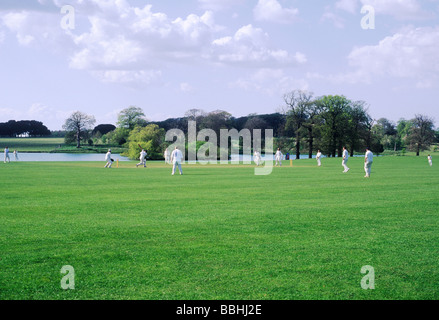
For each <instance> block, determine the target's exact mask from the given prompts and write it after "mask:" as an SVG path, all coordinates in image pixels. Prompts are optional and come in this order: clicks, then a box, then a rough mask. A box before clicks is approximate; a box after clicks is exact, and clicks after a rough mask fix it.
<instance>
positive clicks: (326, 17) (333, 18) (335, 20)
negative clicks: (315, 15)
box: [321, 11, 345, 29]
mask: <svg viewBox="0 0 439 320" xmlns="http://www.w3.org/2000/svg"><path fill="white" fill-rule="evenodd" d="M321 21H322V22H326V21H329V22H331V23H332V24H333V25H334V26H335V27H336V28H338V29H343V28H344V26H345V25H344V20H343V19H342V18H341V17H339V16H338V15H336V14H335V13H333V12H329V11H328V12H325V13H324V14H323V16H322V19H321Z"/></svg>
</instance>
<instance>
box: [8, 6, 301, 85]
mask: <svg viewBox="0 0 439 320" xmlns="http://www.w3.org/2000/svg"><path fill="white" fill-rule="evenodd" d="M54 3H55V5H57V6H62V3H61V1H60V0H54ZM202 3H204V4H205V5H207V4H210V5H215V4H219V3H220V2H215V1H202ZM221 3H223V5H224V6H226V5H228V4H229V5H231V2H227V1H226V2H223V1H221ZM261 3H262V4H264V3H265V5H267V3H268V4H270V3H271V4H273V3H272V2H270V1H269V2H263V1H261ZM275 3H277V2H276V1H275ZM277 4H278V3H277ZM71 5H73V7H74V8H75V11H76V12H77V13H78V14H79V13H80V14H81V15H80V17H81V18H80V17H79V16H78V17H77V19H76V20H77V24H78V25H80V27H78V28H76V29H75V30H71V31H66V30H63V29H62V28H61V26H60V21H61V17H62V15H61V14H60V12H57V13H56V14H53V13H48V12H26V11H21V12H9V13H6V14H3V15H1V14H0V21H2V22H3V24H4V26H5V27H6V28H7V30H9V32H12V33H13V34H15V35H16V38H17V41H18V42H19V43H20V44H22V45H24V46H41V47H44V48H48V49H49V50H50V51H55V52H59V53H62V54H63V55H65V56H67V57H69V66H70V67H71V68H73V69H78V70H85V71H88V72H90V73H91V74H92V75H93V76H95V77H97V78H98V79H99V80H101V81H103V82H110V83H122V84H128V85H133V86H135V84H136V83H137V84H138V85H139V86H141V87H144V86H145V85H149V84H154V83H163V82H162V76H163V74H164V72H166V70H167V69H168V68H170V67H171V66H172V64H174V63H177V64H188V63H194V64H199V63H203V62H204V63H207V64H210V63H218V62H219V63H223V64H230V63H239V64H243V65H244V66H247V67H248V66H250V67H256V68H260V67H276V65H277V66H278V65H283V66H285V65H291V64H302V63H305V62H306V56H305V55H303V54H302V53H296V54H291V53H289V52H288V51H286V50H282V49H275V48H272V47H271V45H270V39H269V36H268V34H267V33H266V32H264V31H263V30H262V29H260V28H255V27H253V26H252V25H247V26H243V27H241V28H239V29H238V30H237V31H236V32H235V33H234V34H233V35H228V34H225V32H226V29H225V28H224V27H223V26H220V25H218V24H217V23H216V22H215V17H214V13H213V12H212V11H206V12H204V13H203V14H201V15H197V14H189V15H188V16H186V17H185V18H182V17H177V18H174V19H172V18H170V17H168V16H167V15H166V14H165V13H162V12H154V11H153V8H152V5H146V6H144V7H143V8H139V7H135V6H131V5H130V4H129V3H128V2H127V1H125V0H117V1H103V0H93V1H83V0H76V1H71ZM279 6H280V5H279ZM279 6H276V5H275V6H272V9H273V8H274V9H273V10H272V11H270V17H271V18H276V19H277V21H287V20H288V21H290V18H291V17H292V16H294V15H295V14H296V13H297V10H296V9H294V10H293V9H283V8H281V7H280V10H279ZM85 17H87V20H88V21H87V22H86V23H84V21H85V19H84V18H85ZM267 17H268V16H267ZM80 19H82V23H80ZM220 35H222V37H221V36H220ZM272 64H274V66H273V65H272Z"/></svg>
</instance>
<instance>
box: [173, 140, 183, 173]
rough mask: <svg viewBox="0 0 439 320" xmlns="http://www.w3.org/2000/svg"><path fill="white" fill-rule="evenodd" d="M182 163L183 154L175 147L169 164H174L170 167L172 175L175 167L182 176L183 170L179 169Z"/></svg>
mask: <svg viewBox="0 0 439 320" xmlns="http://www.w3.org/2000/svg"><path fill="white" fill-rule="evenodd" d="M182 161H183V153H182V152H181V151H180V150H179V149H178V147H175V150H174V151H172V154H171V162H172V163H173V164H174V165H173V166H172V175H174V173H175V169H176V168H177V166H178V170H179V171H180V175H182V174H183V170H182V169H181V162H182Z"/></svg>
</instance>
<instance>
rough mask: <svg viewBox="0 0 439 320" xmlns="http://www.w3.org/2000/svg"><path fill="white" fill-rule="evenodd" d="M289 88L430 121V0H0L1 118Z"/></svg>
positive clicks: (435, 27) (437, 39)
mask: <svg viewBox="0 0 439 320" xmlns="http://www.w3.org/2000/svg"><path fill="white" fill-rule="evenodd" d="M66 5H70V7H65V6H66ZM364 6H367V7H364ZM63 8H64V10H63ZM363 8H364V9H366V8H368V10H366V11H363V13H362V9H363ZM371 8H373V9H374V11H375V19H374V23H375V26H374V27H375V28H374V29H366V28H364V27H365V26H373V25H372V21H373V20H371V19H368V18H369V17H371V14H372V12H373V11H371ZM73 18H74V19H73ZM362 22H363V24H362ZM294 89H304V90H309V91H312V92H314V94H315V96H321V95H326V94H340V95H345V96H346V97H348V98H349V99H352V100H364V101H366V102H367V103H368V104H369V112H370V114H371V115H372V116H373V117H374V118H376V119H378V118H380V117H386V118H389V119H391V120H393V121H397V120H398V119H400V118H406V119H409V118H412V117H413V116H414V115H415V114H417V113H422V114H426V115H429V116H431V117H433V118H434V119H435V120H436V125H439V0H333V1H330V0H312V1H310V0H308V1H306V0H149V1H148V0H147V1H140V0H115V1H108V0H90V1H86V0H20V1H15V0H1V1H0V122H4V121H8V120H10V119H15V120H39V121H43V123H44V124H46V125H47V126H48V127H49V129H51V130H57V129H61V127H62V125H63V123H64V120H65V119H66V118H67V117H68V116H69V115H70V114H71V113H72V112H73V111H76V110H80V111H83V112H85V113H88V114H91V115H94V116H95V117H96V120H97V123H96V124H100V123H113V124H114V123H115V122H116V119H117V114H118V113H119V112H120V111H121V110H122V109H124V108H126V107H128V106H131V105H134V106H137V107H141V108H143V110H144V111H145V113H146V115H147V117H148V119H150V120H164V119H167V118H170V117H180V116H183V115H184V113H185V112H186V111H187V110H189V109H191V108H198V109H203V110H205V111H213V110H217V109H221V110H226V111H228V112H230V113H231V114H232V115H234V116H236V117H239V116H244V115H248V114H250V113H258V114H265V113H272V112H276V111H278V110H280V108H282V107H283V99H282V96H283V94H285V93H287V92H288V91H291V90H294Z"/></svg>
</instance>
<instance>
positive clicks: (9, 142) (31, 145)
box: [0, 138, 64, 152]
mask: <svg viewBox="0 0 439 320" xmlns="http://www.w3.org/2000/svg"><path fill="white" fill-rule="evenodd" d="M62 145H64V138H0V146H1V147H0V148H1V150H2V151H3V149H4V148H5V147H9V150H10V151H11V152H13V151H14V150H18V152H51V151H53V150H56V149H59V147H60V146H61V147H62Z"/></svg>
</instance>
